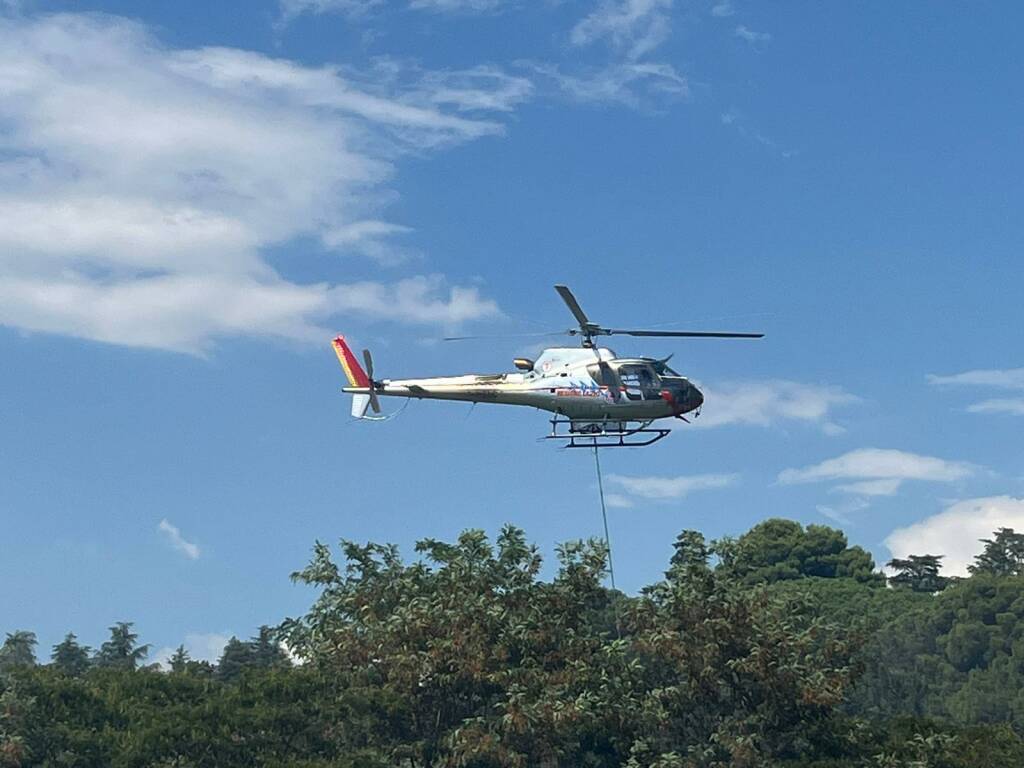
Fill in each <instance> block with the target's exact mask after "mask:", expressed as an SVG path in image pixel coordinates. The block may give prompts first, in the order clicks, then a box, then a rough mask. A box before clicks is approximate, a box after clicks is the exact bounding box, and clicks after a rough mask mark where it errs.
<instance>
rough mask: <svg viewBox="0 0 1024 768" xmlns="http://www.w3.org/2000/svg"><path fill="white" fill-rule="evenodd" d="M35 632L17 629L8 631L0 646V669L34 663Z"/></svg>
mask: <svg viewBox="0 0 1024 768" xmlns="http://www.w3.org/2000/svg"><path fill="white" fill-rule="evenodd" d="M35 648H36V633H35V632H26V631H25V630H17V631H15V632H8V633H7V639H6V640H4V644H3V646H2V647H0V670H5V669H11V668H13V667H34V666H35V665H36V651H35Z"/></svg>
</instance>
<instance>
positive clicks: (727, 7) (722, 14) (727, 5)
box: [711, 0, 736, 19]
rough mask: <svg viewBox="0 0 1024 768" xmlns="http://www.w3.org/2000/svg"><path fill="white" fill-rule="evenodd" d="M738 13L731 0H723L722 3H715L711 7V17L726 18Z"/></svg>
mask: <svg viewBox="0 0 1024 768" xmlns="http://www.w3.org/2000/svg"><path fill="white" fill-rule="evenodd" d="M735 13H736V9H735V8H734V7H733V4H732V3H731V2H729V0H722V2H720V3H715V4H714V5H713V6H711V15H712V16H717V17H718V18H722V19H724V18H726V17H728V16H732V15H733V14H735Z"/></svg>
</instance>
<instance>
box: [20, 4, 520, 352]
mask: <svg viewBox="0 0 1024 768" xmlns="http://www.w3.org/2000/svg"><path fill="white" fill-rule="evenodd" d="M0 92H3V93H4V98H3V99H2V100H0V140H2V142H3V144H4V148H5V152H4V154H3V155H2V156H0V324H4V325H8V326H12V327H17V328H22V329H26V330H30V331H43V332H52V333H64V334H70V335H75V336H80V337H84V338H89V339H96V340H100V341H105V342H110V343H116V344H127V345H134V346H147V347H158V348H165V349H173V350H181V351H189V352H201V351H203V350H204V349H206V348H207V347H208V346H209V345H210V344H211V343H212V342H213V341H214V340H215V339H216V338H218V337H227V336H235V335H260V336H277V337H286V338H291V339H313V338H320V337H322V336H323V335H324V333H325V332H324V327H325V326H327V325H329V324H330V323H329V321H330V318H331V317H332V316H335V315H338V314H339V313H341V312H344V311H347V310H349V309H350V308H351V307H352V306H362V305H365V304H366V303H369V304H370V305H371V306H377V305H379V301H380V299H381V297H388V296H391V297H398V298H400V299H403V300H402V301H400V302H398V303H397V304H396V305H395V307H394V311H393V312H390V313H386V316H387V317H389V318H393V319H395V320H399V321H407V322H429V323H437V324H453V323H457V322H460V321H463V320H469V319H474V318H476V317H482V316H486V315H494V314H496V313H497V307H496V306H495V304H494V303H493V302H491V301H488V300H485V299H483V298H481V297H480V296H479V294H478V292H477V289H475V288H459V287H452V288H450V289H448V288H447V287H446V286H445V284H444V281H443V280H441V279H438V278H436V277H432V278H418V279H414V280H412V281H403V282H399V283H396V284H383V283H361V284H357V285H351V286H349V285H331V284H328V283H297V282H292V281H290V280H287V279H285V278H283V277H282V276H281V275H280V274H278V272H277V271H276V270H275V269H274V268H273V267H272V266H271V265H270V263H269V262H268V261H267V258H266V252H267V251H268V250H269V249H271V248H273V247H275V246H279V245H281V244H285V243H288V242H289V241H291V240H294V239H295V238H298V237H301V236H314V237H317V238H319V239H320V240H321V242H322V243H323V244H324V246H325V247H327V248H333V249H340V250H348V251H356V252H363V253H369V254H371V255H375V256H378V257H379V258H382V259H387V260H392V261H393V260H394V259H393V258H392V257H393V256H394V254H395V251H394V249H389V248H388V247H387V238H388V237H389V236H392V235H394V234H398V233H401V232H403V231H404V228H403V227H401V226H400V225H396V224H390V223H388V222H386V221H383V220H382V219H381V218H380V217H379V211H380V207H381V202H382V201H383V200H384V199H386V197H387V190H386V188H385V184H386V182H387V180H388V179H389V177H390V175H391V174H392V172H393V166H394V163H395V161H396V160H397V159H398V158H399V157H400V156H401V155H402V154H403V153H405V152H408V151H416V152H422V151H424V150H429V149H433V148H437V147H443V146H447V145H451V144H455V143H458V142H464V141H469V140H473V139H477V138H480V137H484V136H494V135H498V134H501V133H502V132H503V130H504V129H503V127H502V125H501V123H499V122H496V121H495V120H494V119H493V116H494V115H500V114H503V113H505V112H507V111H508V110H510V109H512V108H513V107H514V106H515V105H516V104H518V103H520V102H521V101H522V100H524V99H526V98H528V97H529V95H530V93H531V85H530V83H529V81H527V80H526V79H525V78H521V77H512V76H508V75H505V74H503V73H501V72H499V71H498V70H495V69H492V68H474V69H471V70H466V71H462V72H423V71H422V70H418V69H415V68H408V67H405V68H403V67H402V65H400V64H397V63H395V62H390V61H386V60H382V61H380V62H378V65H377V67H376V68H375V69H373V70H371V71H369V72H361V73H360V72H350V71H347V70H343V69H341V68H339V67H305V66H302V65H299V64H296V63H294V62H291V61H287V60H282V59H274V58H270V57H267V56H264V55H262V54H258V53H252V52H248V51H241V50H236V49H230V48H204V49H194V50H173V49H169V48H167V47H165V46H163V45H161V44H160V43H159V42H157V41H156V40H155V39H154V38H153V37H152V36H151V35H150V34H149V33H148V31H147V30H146V29H145V28H144V27H143V26H142V25H140V24H137V23H134V22H131V21H127V20H125V19H120V18H116V17H110V16H93V15H73V14H65V15H55V16H45V17H38V18H31V19H13V18H5V19H4V18H0ZM417 301H419V302H420V303H417ZM371 311H374V310H372V309H371ZM381 314H382V315H384V314H385V313H381Z"/></svg>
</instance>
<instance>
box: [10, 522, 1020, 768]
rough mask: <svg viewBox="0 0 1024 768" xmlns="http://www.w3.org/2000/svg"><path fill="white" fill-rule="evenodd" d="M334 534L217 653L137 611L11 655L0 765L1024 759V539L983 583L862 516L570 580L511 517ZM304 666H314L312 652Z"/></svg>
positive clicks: (995, 553)
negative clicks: (866, 528)
mask: <svg viewBox="0 0 1024 768" xmlns="http://www.w3.org/2000/svg"><path fill="white" fill-rule="evenodd" d="M417 552H418V553H419V555H420V557H419V558H418V559H417V560H415V561H413V562H404V561H403V560H402V559H401V558H400V557H399V554H398V551H397V549H396V548H395V547H393V546H385V545H378V544H367V545H365V546H364V545H360V544H356V543H353V542H347V541H343V542H342V543H341V549H340V557H338V556H336V555H335V553H334V552H333V551H332V550H331V548H329V547H328V546H326V545H324V544H320V543H317V544H316V546H315V547H314V552H313V557H312V560H311V562H310V563H309V564H308V565H307V566H306V567H305V568H304V569H303V570H301V571H299V572H298V573H295V574H293V578H294V579H296V580H297V581H300V582H303V583H305V584H310V585H314V586H315V587H317V588H318V597H317V599H316V601H315V602H314V604H313V605H312V606H311V607H310V608H309V611H308V612H307V613H306V614H305V615H304V616H300V617H297V618H292V619H287V620H285V621H284V622H283V623H281V624H280V625H279V626H277V627H262V628H260V630H259V631H258V633H257V634H256V636H255V637H253V638H252V639H251V640H248V641H241V640H238V639H233V640H232V641H231V642H230V643H229V644H228V646H227V647H226V648H225V650H224V653H223V656H222V658H221V659H220V660H219V662H218V663H217V664H216V665H212V664H209V663H206V662H203V661H195V660H192V659H190V658H189V657H188V654H187V653H186V652H185V650H184V649H183V648H181V649H179V650H178V652H177V653H176V654H175V656H174V657H173V658H172V659H171V661H170V664H169V667H170V669H169V670H164V671H161V670H160V669H157V668H156V667H155V666H147V665H146V657H147V654H148V650H149V649H148V647H147V646H145V645H141V644H140V643H139V638H138V637H137V636H136V634H135V632H134V631H133V628H132V625H131V624H127V623H121V624H116V625H114V626H113V627H111V635H110V639H109V640H108V641H107V642H106V643H104V644H103V645H102V646H101V647H100V648H99V649H97V650H95V651H94V650H92V649H88V648H85V647H83V646H81V645H80V644H79V643H78V642H77V640H76V638H75V636H74V635H72V634H69V635H68V636H67V637H66V638H65V640H64V641H63V642H61V643H60V644H58V645H57V646H55V647H54V648H53V649H52V652H51V653H50V654H49V655H50V661H49V663H45V664H41V663H39V662H38V660H37V652H38V650H39V649H38V648H37V647H36V642H35V636H34V635H33V634H32V633H31V632H27V631H13V632H10V633H9V634H7V637H6V641H5V643H4V645H3V648H2V649H0V766H124V767H125V768H127V767H129V766H131V767H135V766H138V767H139V768H141V767H142V766H147V767H148V766H178V767H179V768H185V767H191V766H195V767H197V768H198V767H199V766H211V767H212V766H217V767H223V766H283V765H288V766H304V767H307V768H313V767H314V766H324V767H326V766H339V767H340V766H348V767H351V768H356V767H361V768H371V767H376V766H409V768H414V767H415V768H426V767H428V766H431V767H432V766H467V767H469V766H479V767H480V768H484V767H491V766H495V767H496V766H524V767H525V766H552V767H554V766H592V767H593V768H612V767H613V766H628V767H629V768H640V767H644V768H711V767H712V766H720V767H722V768H725V767H726V766H729V767H735V768H746V767H750V768H753V767H754V766H758V767H760V766H780V767H782V766H789V767H791V768H798V767H800V768H853V767H855V766H856V767H858V768H860V767H867V766H873V767H874V768H897V767H900V768H902V767H906V768H968V767H970V768H977V767H978V766H995V767H997V768H999V767H1001V766H1006V767H1007V768H1010V767H1011V766H1022V765H1024V739H1022V738H1021V734H1022V733H1024V535H1021V534H1017V533H1015V532H1014V531H1012V530H1009V529H1002V530H1000V531H997V532H994V534H993V538H992V539H990V540H986V541H985V542H981V543H979V555H978V557H977V559H976V561H975V565H974V567H973V568H972V573H971V575H970V577H969V578H966V579H960V580H951V579H947V578H945V577H943V575H942V573H941V559H940V558H937V557H934V556H932V555H929V554H928V553H921V555H917V556H914V557H910V558H907V559H905V560H896V561H892V562H891V563H890V564H889V565H890V567H891V568H892V569H893V572H894V574H895V575H894V576H892V577H891V578H889V579H886V578H885V577H884V576H883V575H881V574H880V573H879V572H878V570H877V568H876V564H875V563H874V562H873V561H872V559H871V557H870V555H869V554H868V553H867V552H865V551H864V550H862V549H860V548H859V547H850V546H848V544H847V540H846V538H845V536H844V535H843V533H842V532H841V531H838V530H835V529H832V528H828V527H825V526H815V525H811V526H807V527H806V528H804V527H802V526H800V525H799V524H797V523H794V522H790V521H786V520H768V521H766V522H764V523H762V524H760V525H758V526H756V527H755V528H753V529H752V530H751V531H749V532H748V533H746V534H744V535H743V536H740V537H739V538H737V539H723V540H719V541H715V542H710V543H709V542H706V541H705V539H704V537H703V536H702V535H701V534H700V533H698V532H696V531H684V532H682V533H681V534H680V535H679V537H678V538H677V540H676V542H675V552H674V555H673V556H672V558H671V561H670V562H669V563H667V564H666V570H665V575H664V579H662V580H661V581H659V582H657V583H655V584H652V585H650V586H648V587H646V588H645V589H644V590H642V592H641V593H640V594H639V595H637V596H626V595H623V594H622V593H619V592H614V591H611V590H609V589H607V588H606V587H605V586H604V577H605V566H606V557H605V554H606V553H605V550H604V548H603V545H602V544H601V543H600V542H596V541H588V542H570V543H566V544H564V545H562V546H561V547H560V548H559V549H558V570H557V573H556V575H555V576H554V577H553V578H552V579H551V580H544V579H542V578H540V568H541V557H540V555H539V553H538V552H537V550H536V548H535V547H533V546H531V545H530V544H529V543H528V542H527V539H526V537H525V535H524V533H523V532H522V531H520V530H518V529H516V528H514V527H506V528H505V529H503V530H502V531H501V533H500V534H499V535H498V536H497V538H496V540H495V541H494V542H491V541H490V540H489V539H488V538H487V537H486V536H485V535H484V533H482V532H480V531H466V532H465V533H463V534H462V535H461V536H460V537H459V539H458V540H457V541H455V542H441V541H435V540H429V539H428V540H424V541H421V542H420V543H419V544H418V545H417ZM282 646H283V647H287V648H288V649H289V650H290V652H291V656H292V657H293V658H296V659H301V660H302V663H301V664H295V663H293V662H292V661H290V660H289V654H286V653H285V652H284V650H282Z"/></svg>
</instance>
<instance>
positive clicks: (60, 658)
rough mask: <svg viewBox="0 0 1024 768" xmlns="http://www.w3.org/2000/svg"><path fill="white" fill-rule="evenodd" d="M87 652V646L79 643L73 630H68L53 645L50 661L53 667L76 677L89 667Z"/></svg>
mask: <svg viewBox="0 0 1024 768" xmlns="http://www.w3.org/2000/svg"><path fill="white" fill-rule="evenodd" d="M89 652H90V649H89V648H88V647H87V646H84V645H79V643H78V640H77V638H76V637H75V633H74V632H68V633H67V635H65V636H64V639H63V640H62V641H61V642H59V643H58V644H57V645H55V646H53V654H52V655H51V656H50V661H51V664H52V665H53V668H54V669H56V670H58V671H60V672H63V673H64V674H65V675H71V676H72V677H77V676H79V675H82V674H84V673H85V671H86V670H87V669H88V668H89Z"/></svg>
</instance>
